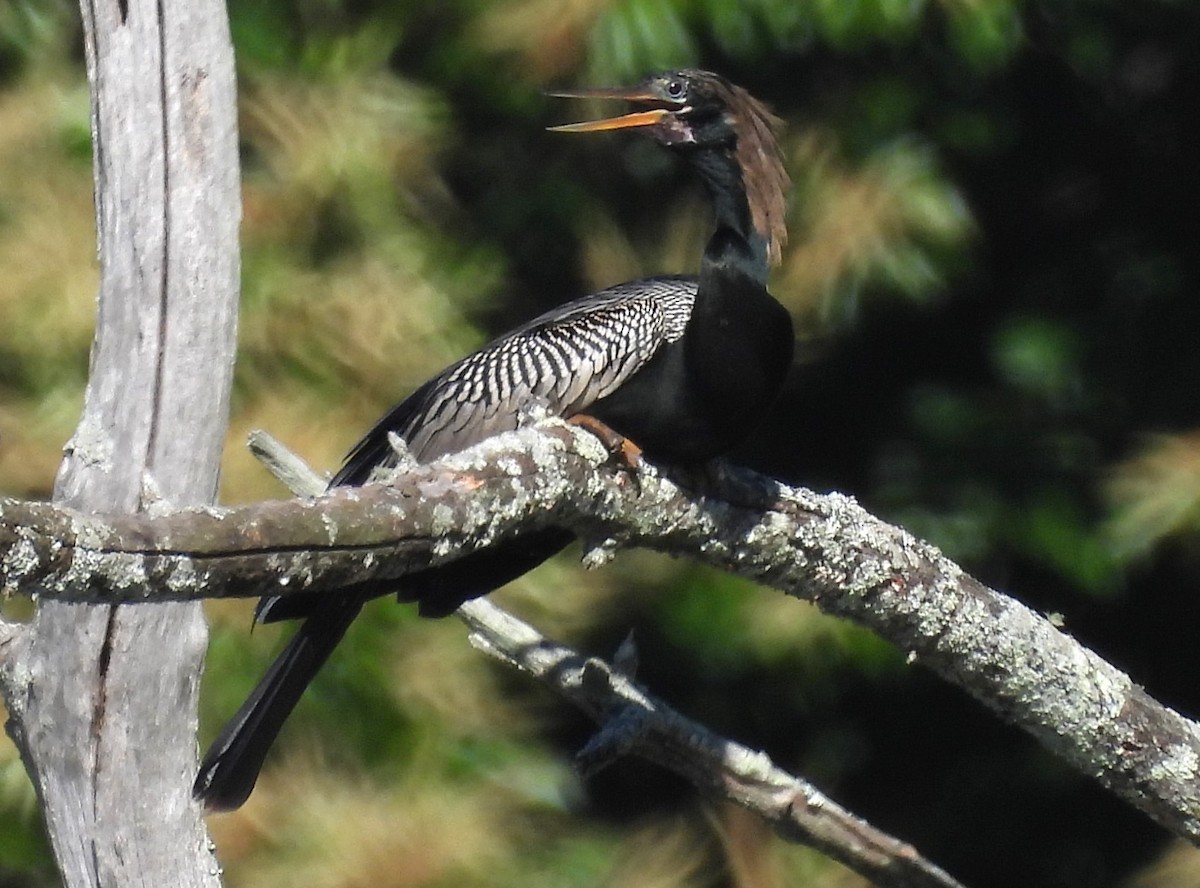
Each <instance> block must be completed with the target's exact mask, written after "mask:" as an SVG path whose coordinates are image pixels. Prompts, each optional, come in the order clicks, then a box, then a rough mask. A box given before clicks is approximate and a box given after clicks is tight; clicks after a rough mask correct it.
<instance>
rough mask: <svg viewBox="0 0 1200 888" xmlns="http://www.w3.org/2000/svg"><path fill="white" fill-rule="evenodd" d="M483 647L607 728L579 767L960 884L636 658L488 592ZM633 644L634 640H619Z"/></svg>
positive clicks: (482, 613)
mask: <svg viewBox="0 0 1200 888" xmlns="http://www.w3.org/2000/svg"><path fill="white" fill-rule="evenodd" d="M249 446H250V450H251V452H253V453H254V455H255V456H256V457H258V459H259V460H261V461H262V462H263V463H264V464H265V465H266V467H267V469H268V470H269V471H270V472H271V474H273V475H274V476H275V477H276V478H278V479H279V480H280V481H282V482H283V483H284V484H285V485H286V486H287V487H288V488H289V489H290V490H291V491H292V492H293V493H295V494H298V495H301V496H314V495H318V494H320V493H322V492H323V491H324V490H325V487H326V482H325V480H324V479H323V478H321V477H320V476H319V475H317V474H316V473H315V472H314V471H313V470H312V469H311V468H310V467H309V466H308V465H307V464H306V463H305V462H304V461H303V460H301V459H300V458H299V457H297V456H296V455H295V454H293V453H292V452H291V451H289V450H288V449H287V448H286V447H284V446H283V445H282V444H280V443H279V442H278V441H276V440H275V439H274V438H272V437H271V436H270V435H267V434H266V433H264V432H254V433H252V434H251V436H250V441H249ZM457 615H458V617H459V618H460V619H461V620H462V621H463V622H464V623H466V624H467V626H468V627H470V629H471V635H470V641H471V644H472V645H474V646H475V647H476V648H478V649H479V650H481V651H483V652H484V653H486V654H488V655H489V656H492V657H495V658H496V659H498V660H500V661H501V662H503V663H505V664H507V665H509V666H511V667H513V668H514V669H518V670H521V671H522V672H526V673H528V674H529V675H531V676H533V677H534V678H536V679H537V680H538V681H541V682H542V683H544V684H546V685H548V686H549V687H551V688H553V689H554V690H555V691H557V692H558V693H559V694H561V695H562V696H563V697H565V698H566V699H568V700H569V701H571V702H572V703H574V704H575V705H576V706H578V707H579V708H580V709H582V710H583V711H584V712H586V713H587V714H588V715H589V716H591V717H592V718H593V719H595V721H596V722H597V723H598V724H599V725H600V731H599V732H598V733H597V734H596V736H595V737H594V738H593V739H592V740H591V741H590V742H589V743H588V745H587V746H586V747H585V748H584V749H583V750H581V751H580V752H579V754H578V756H577V764H578V766H579V768H580V770H581V771H585V772H586V773H589V774H590V773H595V772H596V771H598V770H600V769H601V768H602V767H605V766H607V765H608V764H610V763H611V762H612V761H613V760H614V759H615V758H617V757H618V756H620V755H626V754H631V753H632V754H634V755H638V756H641V757H642V758H645V759H648V760H649V761H652V762H655V763H656V764H659V765H661V766H662V767H665V768H667V769H669V770H672V771H674V772H676V773H677V774H679V775H680V776H682V777H684V778H685V779H687V780H689V781H690V782H691V783H692V784H693V785H694V786H696V787H698V788H700V789H702V790H705V791H707V792H709V793H711V794H713V795H716V796H719V797H723V798H726V799H728V800H730V801H733V802H736V803H738V804H740V805H742V806H743V807H745V808H747V809H748V810H749V811H751V812H753V813H754V814H756V815H757V816H759V817H760V818H762V819H763V820H764V821H766V822H767V823H768V824H770V825H771V827H772V828H774V829H775V831H776V832H777V833H779V835H780V836H782V837H783V838H785V839H787V840H788V841H791V842H797V843H800V844H804V845H808V846H809V847H811V848H815V849H816V850H818V851H821V852H822V853H823V854H825V855H826V856H828V857H830V858H832V859H834V860H837V861H839V862H840V863H842V864H844V865H845V866H847V867H849V868H850V869H852V870H853V871H854V872H856V873H858V874H859V875H862V876H864V877H866V878H867V879H870V880H871V883H872V884H873V885H878V886H881V888H963V886H962V885H961V883H959V882H957V881H955V880H954V879H953V878H951V876H950V875H949V874H947V873H946V872H944V871H943V870H942V869H940V868H939V867H937V866H936V865H935V864H933V863H932V862H931V861H929V860H927V859H925V858H924V857H922V856H921V855H920V854H919V853H918V852H917V850H916V849H915V848H914V847H913V846H912V845H909V844H907V843H906V842H902V841H900V840H899V839H896V838H894V837H892V836H890V835H888V834H887V833H884V832H882V831H880V830H878V829H875V828H874V827H872V826H871V825H870V824H869V823H867V822H866V821H865V820H862V819H861V818H858V817H855V816H854V815H853V814H851V813H850V812H848V811H846V810H845V809H844V808H842V807H841V806H839V805H838V804H837V803H835V802H834V801H833V800H832V799H829V798H828V797H826V796H825V795H824V794H823V793H821V792H820V790H818V789H817V788H816V787H815V786H813V785H812V784H811V783H809V782H808V781H807V780H804V779H802V778H800V777H795V776H793V775H791V774H789V773H787V772H786V771H784V770H782V769H781V768H779V767H777V766H776V765H775V763H774V762H772V761H771V759H770V758H769V757H768V756H767V755H766V754H764V753H761V752H755V751H753V750H751V749H748V748H746V747H745V746H742V745H741V744H738V743H734V742H733V741H731V740H726V739H725V738H723V737H719V736H717V735H716V734H714V733H713V732H711V731H710V730H708V728H706V727H704V726H703V725H701V724H699V723H697V722H694V721H691V720H690V719H687V718H685V717H684V716H682V715H680V714H679V713H677V712H675V711H674V710H673V709H671V708H670V707H669V706H667V705H666V704H665V703H663V702H662V701H661V700H657V699H654V698H652V697H651V696H650V695H649V694H647V693H646V692H645V691H644V690H643V689H641V688H639V687H637V686H636V685H635V684H634V683H633V676H632V674H629V673H630V672H631V669H630V666H629V660H630V659H631V657H629V656H623V655H622V653H621V651H619V652H618V657H616V658H614V664H622V668H618V666H617V665H610V664H608V663H605V662H604V661H603V660H601V659H599V658H596V657H590V658H585V657H584V656H582V655H581V654H579V653H578V652H576V651H574V650H572V649H571V648H569V647H566V646H565V645H562V644H559V643H557V642H554V641H551V640H550V639H548V638H546V637H545V636H544V635H542V634H541V633H539V632H538V631H537V630H536V629H534V628H533V627H532V626H530V625H529V624H528V623H525V622H523V621H522V620H519V619H517V618H516V617H514V616H513V615H512V614H510V613H508V612H506V611H504V610H502V609H501V608H499V607H497V606H496V605H494V604H492V602H490V601H488V600H487V599H485V598H477V599H475V600H474V601H468V602H466V603H465V604H463V605H462V606H461V607H459V609H458V611H457ZM627 646H628V647H629V648H630V649H632V644H631V643H627V644H623V645H622V646H621V648H622V651H624V649H625V648H626V647H627Z"/></svg>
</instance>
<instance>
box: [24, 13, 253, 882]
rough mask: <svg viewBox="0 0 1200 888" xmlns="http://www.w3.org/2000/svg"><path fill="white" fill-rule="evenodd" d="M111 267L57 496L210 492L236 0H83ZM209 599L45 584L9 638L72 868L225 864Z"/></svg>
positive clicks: (124, 873) (186, 869) (232, 187)
mask: <svg viewBox="0 0 1200 888" xmlns="http://www.w3.org/2000/svg"><path fill="white" fill-rule="evenodd" d="M81 8H82V13H83V24H84V32H85V41H86V47H85V48H86V57H87V70H88V77H89V80H90V82H91V93H92V138H93V147H94V153H95V163H96V221H97V228H98V240H99V251H100V266H101V282H100V294H99V311H98V318H97V327H96V338H95V342H94V344H93V348H92V366H91V375H90V379H89V383H88V388H87V394H86V398H85V405H84V410H83V416H82V418H81V420H80V423H79V426H78V428H77V429H76V431H75V434H74V436H73V437H72V439H71V441H70V443H69V444H68V445H67V448H66V452H65V458H64V461H63V463H62V467H61V469H60V471H59V475H58V480H57V484H56V487H55V498H56V500H57V501H58V502H61V503H63V504H68V505H71V506H73V507H76V508H80V509H85V510H104V511H112V510H122V511H134V510H137V509H139V508H142V507H144V506H146V505H149V504H151V502H152V501H153V499H156V498H159V497H161V498H162V499H165V500H167V501H169V502H171V503H177V504H183V503H205V502H210V501H211V500H212V499H213V497H214V494H215V492H216V486H217V477H218V465H219V459H220V453H221V444H222V440H223V437H224V433H225V429H226V426H227V414H228V400H229V390H230V379H231V375H232V367H233V359H234V347H235V339H236V335H235V334H236V310H237V292H238V275H239V262H238V248H237V233H238V222H239V219H240V196H239V174H238V155H237V133H236V108H235V93H236V87H235V82H234V64H233V48H232V45H231V43H230V39H229V31H228V22H227V18H226V12H225V7H224V3H222V2H220V0H103V2H95V0H81ZM206 640H207V633H206V629H205V624H204V620H203V615H202V614H201V610H200V605H199V604H198V603H175V604H154V605H141V606H117V607H109V606H95V605H84V604H63V603H58V602H52V601H46V602H43V603H42V605H41V606H40V607H39V609H38V613H37V617H36V620H35V622H34V623H33V624H32V625H31V626H29V627H27V631H23V632H21V633H20V635H19V636H18V637H17V638H16V639H14V644H16V645H19V646H20V648H21V650H20V653H19V654H17V653H16V652H15V651H14V650H10V651H9V652H8V657H7V658H6V659H7V661H8V662H9V663H10V664H20V666H19V668H20V673H21V674H20V675H15V676H14V675H9V676H8V684H9V686H10V689H12V688H14V687H15V688H16V689H18V690H19V693H17V694H15V695H14V696H13V697H12V698H11V699H10V702H11V703H12V704H13V709H14V712H13V716H14V718H13V719H12V721H11V722H10V724H13V725H16V726H18V727H17V731H18V732H19V736H17V738H16V739H17V741H18V745H19V746H20V748H21V750H22V754H23V756H24V758H25V761H26V764H27V766H28V768H29V771H30V773H31V774H32V776H33V779H34V784H35V786H36V788H37V790H38V793H39V795H40V797H41V801H42V805H43V808H44V810H45V816H46V820H47V824H48V827H49V833H50V838H51V841H52V843H53V847H54V851H55V854H56V856H57V859H58V863H59V866H60V869H61V872H62V875H63V881H64V884H65V885H66V886H68V888H76V886H99V885H105V886H117V885H121V886H123V885H134V884H137V885H162V886H190V885H206V886H212V885H217V884H219V878H218V871H217V867H216V864H215V861H214V859H213V856H212V853H211V850H210V848H209V843H208V839H207V835H206V833H205V830H204V825H203V822H202V820H201V818H200V811H199V809H198V807H197V806H196V805H195V804H193V803H192V801H191V798H190V795H189V790H190V786H191V780H192V776H193V775H194V773H195V769H196V747H195V743H196V740H195V737H196V698H197V689H198V684H199V675H200V668H201V662H202V657H203V654H204V649H205V644H206Z"/></svg>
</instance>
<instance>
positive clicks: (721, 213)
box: [194, 71, 793, 809]
mask: <svg viewBox="0 0 1200 888" xmlns="http://www.w3.org/2000/svg"><path fill="white" fill-rule="evenodd" d="M680 90H681V91H682V95H677V94H676V93H677V91H680ZM570 95H600V96H607V97H614V98H625V99H628V100H630V101H635V102H640V103H643V104H648V105H650V106H651V107H650V110H648V111H642V112H637V113H635V114H630V115H627V116H626V117H622V118H614V119H612V120H608V121H597V122H593V123H588V124H576V125H572V126H569V127H561V128H560V129H567V130H577V131H590V130H597V129H616V128H626V127H639V128H644V130H645V131H646V132H648V133H649V135H651V137H652V138H655V139H656V140H657V141H659V142H660V143H661V144H664V145H666V146H668V147H670V148H672V149H674V150H676V151H677V152H679V153H680V154H681V155H683V156H684V157H685V158H687V159H688V160H689V161H691V163H692V165H693V166H694V168H695V169H696V170H697V172H698V173H699V174H700V176H701V178H702V179H703V180H704V181H705V183H706V185H707V186H708V190H709V192H710V195H711V196H712V198H713V202H714V209H715V215H716V231H715V233H714V234H713V236H712V238H711V239H710V241H709V243H708V245H707V247H706V249H705V251H704V255H703V257H702V259H701V263H700V274H699V276H698V277H696V278H690V277H658V278H650V279H645V280H639V281H632V282H628V283H623V284H618V285H616V286H613V287H609V288H607V289H605V290H602V291H600V292H598V293H594V294H592V295H590V296H586V297H583V298H581V299H577V300H575V301H573V302H570V303H568V304H566V305H563V306H561V307H558V308H555V309H553V310H551V311H549V312H547V313H545V314H543V315H541V316H540V317H538V318H536V319H534V320H533V321H531V322H530V323H528V324H526V325H524V326H522V327H520V328H518V329H516V330H513V331H511V332H509V333H507V334H505V335H504V336H501V337H500V338H498V339H496V340H494V341H493V342H491V343H489V344H488V345H486V346H484V347H483V348H482V349H480V350H479V351H477V352H474V353H473V354H471V355H468V356H467V357H465V358H463V359H462V360H460V361H458V362H456V363H455V364H453V365H451V366H450V367H448V368H446V369H445V370H443V371H442V372H441V373H439V374H438V375H437V376H435V377H433V378H432V379H430V380H429V381H428V382H426V383H425V384H424V385H422V386H421V387H420V388H418V389H417V390H416V391H415V392H413V393H412V394H411V395H410V396H409V397H408V398H406V399H405V400H404V401H402V402H401V403H400V404H398V405H397V406H396V407H394V408H393V409H392V410H391V411H389V412H388V413H387V414H386V415H385V416H384V417H382V418H381V419H380V421H379V422H378V423H377V424H376V425H375V426H374V427H373V428H372V429H371V430H370V431H369V432H368V433H367V434H366V435H365V436H364V437H363V439H362V440H361V441H360V442H359V443H358V444H357V445H356V446H355V447H354V449H353V450H351V452H350V454H349V455H348V456H347V459H346V462H345V464H344V465H343V467H342V469H341V471H339V472H338V474H337V475H336V476H335V477H334V478H333V480H332V482H331V486H341V485H360V484H364V483H366V482H367V481H368V480H369V479H370V477H371V475H372V473H373V472H374V471H375V470H376V469H377V468H380V467H386V466H390V465H394V464H395V462H396V461H397V459H398V457H397V455H396V453H395V449H394V448H393V446H392V444H391V441H390V440H389V436H390V435H392V434H395V435H398V436H399V437H400V438H402V439H403V440H404V441H405V443H406V445H407V447H408V451H409V454H410V455H411V456H412V457H413V458H415V459H416V460H417V461H418V462H422V463H423V462H428V461H430V460H433V459H436V458H438V457H440V456H443V455H445V454H447V453H452V452H455V451H458V450H461V449H463V448H465V447H469V446H471V445H472V444H475V443H478V442H479V441H481V440H483V439H485V438H487V437H490V436H492V435H496V434H499V433H501V432H504V431H509V430H512V429H515V428H516V427H517V426H518V424H519V423H520V422H521V418H522V415H523V413H524V412H525V410H526V409H527V407H528V405H531V404H535V403H536V404H540V405H541V406H542V407H543V408H544V409H545V410H547V411H548V412H549V413H550V414H553V415H557V416H561V417H564V418H571V417H574V416H578V415H586V416H589V417H592V418H594V419H597V420H599V421H600V422H602V423H603V424H605V425H607V426H608V427H610V428H611V429H612V430H614V431H616V432H617V433H619V434H621V435H623V436H625V437H627V438H628V439H630V440H631V441H633V442H635V443H636V444H637V445H638V446H639V447H640V448H641V449H642V450H643V451H644V452H645V453H646V454H647V455H648V456H650V457H652V458H654V459H658V460H663V461H666V462H672V463H683V464H695V463H700V462H703V461H706V460H708V459H711V458H712V457H714V456H717V455H719V454H721V453H723V452H725V451H726V450H727V449H728V448H729V447H731V446H732V445H734V444H736V443H737V442H738V441H739V440H741V439H742V438H744V437H745V435H746V433H747V432H748V430H749V429H750V427H751V426H752V425H753V423H754V422H755V421H756V420H757V418H758V417H760V416H761V415H762V414H763V413H764V411H765V410H766V409H767V407H768V406H769V403H770V401H771V399H772V398H773V397H774V396H775V394H776V392H777V391H778V389H779V387H780V385H781V384H782V381H783V378H784V376H785V374H786V372H787V369H788V366H789V365H790V363H791V358H792V347H793V335H792V326H791V320H790V317H789V316H788V313H787V311H786V310H785V309H784V308H783V307H782V306H781V305H780V304H779V303H778V302H776V301H775V300H774V299H773V298H772V297H771V295H770V294H769V293H768V292H767V289H766V277H767V269H768V267H769V265H770V264H771V263H772V262H774V261H777V260H778V255H779V248H780V245H781V243H782V239H783V237H784V235H785V230H784V227H783V219H782V213H783V200H784V192H785V190H786V187H787V185H788V181H787V176H786V173H785V172H784V171H783V167H782V164H781V163H780V162H779V158H778V152H777V149H776V148H775V143H774V140H773V136H772V132H771V130H772V128H773V126H774V124H775V121H774V118H771V117H770V115H769V113H768V112H767V111H766V109H765V108H764V107H763V106H761V105H760V104H759V103H757V102H756V101H755V100H754V99H753V98H751V97H750V96H749V95H748V94H747V93H745V91H744V90H741V89H740V88H738V87H734V86H732V85H730V84H728V83H727V82H726V81H724V80H723V79H721V78H719V77H717V76H716V75H712V74H708V73H706V72H699V71H684V72H676V73H670V74H664V75H656V76H655V77H652V78H650V79H648V80H647V81H646V82H645V83H644V84H643V85H642V86H641V87H639V88H638V89H637V90H634V91H590V92H589V93H574V94H570ZM571 539H572V535H571V534H570V533H569V532H567V531H564V530H558V529H553V528H551V529H547V530H544V531H538V532H536V533H531V534H526V535H523V536H518V537H516V538H515V539H512V540H510V541H507V542H505V543H503V544H501V545H499V546H497V547H494V548H492V549H489V550H485V551H481V552H478V553H474V554H472V555H469V556H467V557H465V558H462V559H459V560H457V561H455V562H451V563H449V564H446V565H442V566H439V567H437V568H431V569H430V570H427V571H423V572H420V573H416V574H410V575H408V576H406V577H405V578H404V580H403V582H402V584H400V588H399V591H398V595H399V597H400V598H401V600H407V601H416V602H418V604H419V606H420V610H421V613H422V614H423V615H426V616H441V615H444V614H448V613H450V612H452V611H453V610H454V609H456V608H457V607H458V605H459V604H461V603H462V602H463V601H465V600H468V599H469V598H472V597H475V596H477V595H481V594H485V593H487V592H489V591H491V590H492V589H495V588H497V587H499V586H501V585H504V584H505V583H507V582H508V581H509V580H512V579H514V578H516V577H518V576H520V575H521V574H523V573H525V572H526V571H528V570H530V569H532V568H533V567H535V566H536V565H538V564H540V563H541V562H542V561H544V560H545V559H546V558H548V557H549V556H550V555H552V554H554V553H555V552H557V551H558V550H559V549H561V548H562V547H563V546H565V545H566V544H567V543H568V542H569V541H570V540H571ZM392 591H396V584H392V585H390V586H382V585H378V584H370V585H366V586H363V587H356V588H352V589H347V590H345V591H344V592H343V593H341V594H339V595H335V596H330V595H324V596H311V597H309V596H303V595H301V596H295V595H292V596H287V597H275V598H265V599H263V600H262V601H261V602H260V604H259V609H258V614H257V617H258V619H259V620H261V621H264V622H270V621H274V620H278V619H288V618H297V617H303V618H305V619H304V622H303V623H302V624H301V626H300V628H299V630H298V631H297V632H296V634H295V635H294V636H293V637H292V639H291V640H290V641H289V643H288V644H287V646H286V647H285V648H284V650H283V652H281V654H280V655H279V657H278V658H277V659H276V661H275V662H274V663H273V664H272V666H271V668H270V669H269V670H268V672H267V674H266V675H265V676H264V678H263V679H262V681H261V682H260V683H259V685H258V686H257V687H256V688H255V690H254V691H253V692H252V694H251V696H250V698H249V699H248V700H247V701H246V703H245V704H243V706H242V708H241V709H240V710H239V711H238V713H237V714H236V715H235V716H234V718H233V719H232V720H231V722H230V723H229V724H228V725H227V726H226V728H225V729H224V731H223V732H222V733H221V735H220V736H219V737H218V738H217V740H216V741H215V742H214V743H213V746H212V748H211V749H210V751H209V753H208V755H207V756H206V757H205V760H204V762H203V763H202V765H201V768H200V773H199V776H198V777H197V778H196V783H195V787H194V793H195V795H196V797H197V798H200V799H203V800H204V802H205V803H206V805H207V807H209V808H210V809H229V808H235V807H237V806H239V805H240V804H241V803H242V802H243V801H244V800H245V799H246V797H247V796H248V795H249V793H250V791H251V789H252V788H253V786H254V782H255V780H256V779H257V776H258V772H259V769H260V768H261V765H262V762H263V759H264V757H265V755H266V752H267V749H268V748H269V746H270V744H271V743H272V742H273V740H274V738H275V736H276V734H277V733H278V730H279V728H280V726H281V725H282V723H283V721H284V720H285V719H286V717H287V715H288V714H289V713H290V712H291V710H292V708H293V707H294V706H295V704H296V702H297V701H298V700H299V697H300V695H301V694H302V693H303V691H304V688H305V687H306V686H307V685H308V683H309V681H310V680H311V678H312V677H313V675H315V673H316V672H317V670H318V669H319V668H320V666H321V664H322V663H324V661H325V659H326V658H327V657H328V655H329V653H330V652H331V651H332V650H333V648H334V646H335V645H336V644H337V642H338V641H339V640H340V639H341V637H342V635H343V634H344V633H345V631H346V629H347V628H348V626H349V624H350V622H351V621H352V620H353V619H354V617H355V616H356V615H357V614H358V612H359V611H360V610H361V608H362V606H363V604H364V603H365V602H366V601H367V600H368V599H370V598H371V597H374V596H376V595H381V594H387V593H389V592H392Z"/></svg>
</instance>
